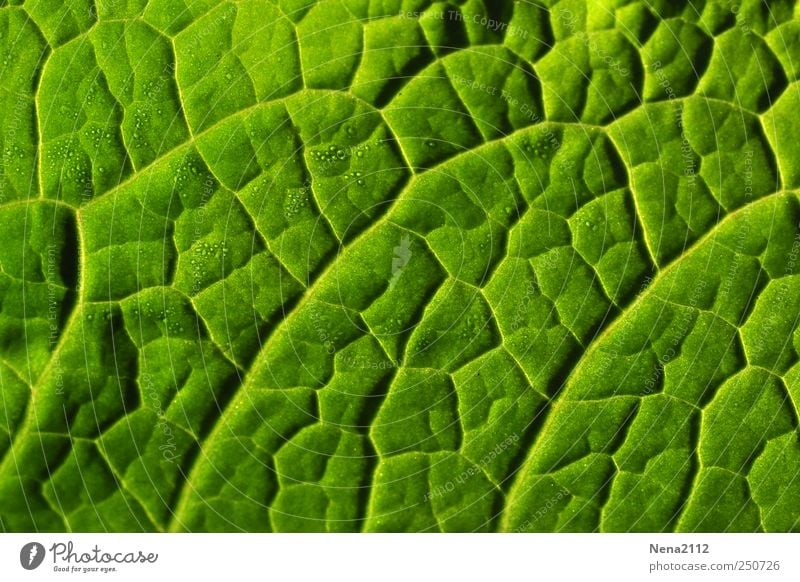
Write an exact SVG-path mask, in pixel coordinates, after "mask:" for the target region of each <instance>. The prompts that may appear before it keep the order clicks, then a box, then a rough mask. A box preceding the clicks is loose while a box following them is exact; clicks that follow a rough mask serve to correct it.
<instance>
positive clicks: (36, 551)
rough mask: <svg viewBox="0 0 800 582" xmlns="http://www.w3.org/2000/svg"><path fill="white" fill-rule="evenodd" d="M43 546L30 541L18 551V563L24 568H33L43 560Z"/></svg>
mask: <svg viewBox="0 0 800 582" xmlns="http://www.w3.org/2000/svg"><path fill="white" fill-rule="evenodd" d="M44 554H45V551H44V546H43V545H42V544H40V543H39V542H30V543H28V544H25V545H24V546H22V549H21V550H20V551H19V563H20V564H22V567H23V568H25V569H26V570H35V569H36V568H38V567H39V566H41V565H42V562H43V561H44Z"/></svg>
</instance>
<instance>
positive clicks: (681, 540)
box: [0, 534, 800, 582]
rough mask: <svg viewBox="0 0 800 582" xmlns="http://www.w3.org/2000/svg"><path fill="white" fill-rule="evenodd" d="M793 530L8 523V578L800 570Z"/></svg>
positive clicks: (556, 575) (795, 575) (667, 574)
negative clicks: (73, 528) (395, 529)
mask: <svg viewBox="0 0 800 582" xmlns="http://www.w3.org/2000/svg"><path fill="white" fill-rule="evenodd" d="M798 554H800V536H798V535H797V534H52V535H50V534H2V535H0V580H4V581H5V580H10V581H15V582H16V581H17V580H20V581H25V580H30V581H38V580H75V581H85V580H92V581H95V580H96V581H109V582H111V581H114V582H117V581H120V582H121V581H126V580H136V581H141V580H167V579H168V578H169V577H172V576H174V577H178V578H177V579H180V580H185V579H186V577H187V576H198V577H201V579H203V580H207V579H214V578H220V577H222V578H227V579H229V580H231V581H234V580H235V581H239V580H251V579H255V580H292V581H295V580H296V581H301V582H303V581H306V580H308V581H312V580H313V581H325V582H340V581H341V582H361V581H363V582H375V581H378V582H393V581H398V582H399V581H402V582H409V581H411V582H416V581H420V582H423V581H427V580H431V581H434V580H443V581H451V582H453V581H455V582H462V581H465V582H466V581H472V580H475V581H481V582H484V581H495V580H502V581H505V580H515V581H516V580H525V581H527V580H531V581H534V580H583V579H585V580H593V581H596V580H613V581H615V582H616V581H627V580H632V581H637V582H639V581H642V580H653V581H654V582H657V581H668V580H722V579H725V580H728V579H739V580H751V581H760V580H768V581H775V582H778V581H784V580H787V581H788V580H792V581H797V580H800V567H799V566H800V556H798Z"/></svg>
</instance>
